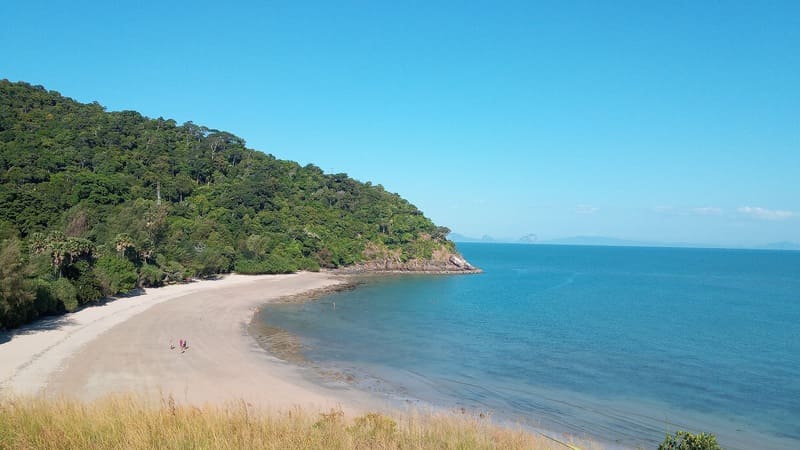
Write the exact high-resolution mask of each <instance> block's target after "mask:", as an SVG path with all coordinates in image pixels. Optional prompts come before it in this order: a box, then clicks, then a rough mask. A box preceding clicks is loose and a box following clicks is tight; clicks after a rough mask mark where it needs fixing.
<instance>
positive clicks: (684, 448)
mask: <svg viewBox="0 0 800 450" xmlns="http://www.w3.org/2000/svg"><path fill="white" fill-rule="evenodd" d="M658 450H722V447H720V446H719V444H718V443H717V438H716V436H714V435H713V434H706V433H699V434H692V433H689V432H686V431H678V432H676V433H675V434H674V435H671V434H668V435H667V437H666V439H664V442H662V443H661V445H659V446H658Z"/></svg>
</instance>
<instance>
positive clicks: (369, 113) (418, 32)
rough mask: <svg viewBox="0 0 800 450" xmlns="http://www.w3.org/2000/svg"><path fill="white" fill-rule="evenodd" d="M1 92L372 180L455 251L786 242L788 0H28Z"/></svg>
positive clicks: (797, 98) (795, 36) (794, 41)
mask: <svg viewBox="0 0 800 450" xmlns="http://www.w3.org/2000/svg"><path fill="white" fill-rule="evenodd" d="M0 17H2V24H3V26H2V27H0V78H7V79H9V80H12V81H27V82H30V83H32V84H41V85H44V86H45V87H47V88H48V89H51V90H56V91H58V92H60V93H62V94H63V95H65V96H68V97H72V98H74V99H76V100H79V101H83V102H91V101H98V102H99V103H100V104H102V105H104V106H106V107H107V109H108V110H110V111H116V110H136V111H139V112H141V113H142V114H144V115H147V116H149V117H160V116H161V117H165V118H171V119H175V120H176V121H177V122H178V123H183V122H186V121H193V122H194V123H197V124H201V125H206V126H208V127H210V128H217V129H221V130H226V131H229V132H232V133H234V134H236V135H238V136H240V137H242V138H244V139H245V140H246V141H247V144H248V146H249V147H252V148H255V149H258V150H261V151H264V152H267V153H271V154H274V155H275V156H277V157H279V158H283V159H291V160H295V161H298V162H300V163H301V164H307V163H313V164H315V165H317V166H319V167H321V168H322V169H323V170H325V171H327V172H333V173H340V172H344V173H347V174H349V175H350V176H352V177H354V178H356V179H359V180H361V181H372V182H373V183H376V184H382V185H383V186H384V187H386V189H388V190H390V191H393V192H397V193H399V194H400V195H402V196H403V197H405V198H407V199H408V200H409V201H411V202H412V203H413V204H415V205H416V206H418V207H419V208H420V209H421V210H422V211H423V212H424V213H425V214H426V215H427V216H428V217H430V218H432V219H433V220H434V221H435V222H436V223H437V224H440V225H445V226H448V227H449V228H451V229H452V230H453V231H455V232H458V233H460V234H464V235H468V236H478V237H479V236H482V235H491V236H494V237H496V238H506V239H515V238H517V237H519V236H523V235H528V234H535V235H536V236H537V238H538V239H540V240H548V239H556V238H562V237H569V236H607V237H614V238H620V239H632V240H642V241H653V242H676V243H690V244H712V245H725V246H748V245H757V244H763V243H768V242H776V241H795V242H800V195H799V194H800V2H797V1H786V2H781V1H772V0H770V1H747V2H737V1H714V0H706V1H666V2H665V1H619V2H616V1H608V2H596V1H587V2H581V1H552V2H536V1H532V0H528V1H519V2H517V1H490V2H483V1H470V2H463V1H450V2H446V1H442V2H437V1H419V2H417V1H404V2H388V1H386V2H379V1H358V2H349V1H340V2H330V1H326V2H301V1H281V2H273V1H258V2H233V1H229V2H205V1H192V2H189V1H182V0H176V1H169V2H163V1H160V2H150V1H139V2H121V3H119V4H117V3H116V2H114V4H113V5H112V4H111V3H108V2H101V1H95V2H88V1H80V0H76V1H70V2H56V1H48V2H41V1H36V0H25V1H17V0H9V1H6V2H4V5H3V8H2V11H0Z"/></svg>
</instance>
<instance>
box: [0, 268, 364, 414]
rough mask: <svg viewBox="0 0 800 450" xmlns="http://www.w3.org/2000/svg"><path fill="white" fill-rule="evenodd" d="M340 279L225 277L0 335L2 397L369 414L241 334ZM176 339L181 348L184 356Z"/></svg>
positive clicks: (339, 390)
mask: <svg viewBox="0 0 800 450" xmlns="http://www.w3.org/2000/svg"><path fill="white" fill-rule="evenodd" d="M341 282H342V280H340V279H338V278H336V277H334V276H331V275H329V274H325V273H299V274H293V275H268V276H243V275H229V276H227V277H225V278H223V279H221V280H216V281H198V282H194V283H190V284H185V285H176V286H168V287H164V288H158V289H148V290H147V292H146V294H144V295H140V296H135V297H130V298H121V299H118V300H114V301H111V302H109V303H107V304H105V305H102V306H95V307H89V308H86V309H83V310H81V311H78V312H76V313H73V314H68V315H66V316H63V317H60V318H56V319H50V320H44V321H40V322H38V323H36V324H33V325H31V326H27V327H24V328H22V329H20V330H17V331H15V332H13V333H10V334H7V335H0V392H2V393H3V394H12V393H13V394H27V395H30V394H33V395H36V394H44V395H48V396H53V395H55V396H60V395H66V396H74V397H77V398H79V399H84V400H90V399H93V398H97V397H101V396H104V395H107V394H110V393H115V392H133V393H138V394H142V395H145V396H146V397H149V398H153V399H161V398H163V397H166V396H168V395H172V396H173V397H174V398H175V400H177V401H179V402H186V403H190V404H203V403H226V402H231V401H240V400H245V401H246V402H248V403H251V404H254V405H257V406H259V407H262V408H274V409H283V408H288V407H293V406H301V407H303V408H310V409H328V408H332V407H339V406H341V407H343V408H345V409H346V410H350V411H357V410H360V409H364V408H365V407H366V406H367V405H369V406H370V407H373V406H375V405H376V403H375V400H374V399H367V398H366V396H364V395H363V394H360V393H357V392H355V391H353V390H352V389H348V388H344V387H324V386H319V385H315V384H313V383H310V382H308V381H306V380H305V379H304V378H303V377H302V376H301V374H300V370H301V369H298V368H295V367H293V366H291V365H289V364H287V363H284V362H282V361H280V360H278V359H276V358H274V357H272V356H270V355H269V354H267V353H266V352H265V351H264V350H263V349H262V348H261V347H259V346H258V345H257V343H256V342H255V340H254V339H253V338H252V337H251V336H249V335H248V334H247V325H248V323H249V322H250V319H251V318H252V315H253V313H254V311H255V310H256V308H257V307H258V306H260V305H262V304H264V303H267V302H269V301H274V300H276V299H279V298H281V297H284V296H287V295H294V294H300V293H303V292H306V291H309V290H314V289H320V288H324V287H329V286H332V285H335V284H338V283H341ZM179 339H186V340H187V341H188V343H189V349H188V350H187V351H186V352H184V353H181V351H180V349H179V348H178V340H179ZM170 341H172V342H173V343H174V344H175V349H170V348H169V344H170Z"/></svg>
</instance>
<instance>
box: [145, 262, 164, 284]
mask: <svg viewBox="0 0 800 450" xmlns="http://www.w3.org/2000/svg"><path fill="white" fill-rule="evenodd" d="M165 277H166V275H165V274H164V272H163V271H162V270H161V269H159V268H158V267H156V266H154V265H152V264H145V265H143V266H142V268H141V269H139V284H140V285H142V286H144V287H157V286H162V285H163V284H164V278H165Z"/></svg>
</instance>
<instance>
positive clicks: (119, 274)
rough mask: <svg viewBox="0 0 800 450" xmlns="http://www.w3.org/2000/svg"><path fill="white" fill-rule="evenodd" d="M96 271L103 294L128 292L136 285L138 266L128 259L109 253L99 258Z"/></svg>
mask: <svg viewBox="0 0 800 450" xmlns="http://www.w3.org/2000/svg"><path fill="white" fill-rule="evenodd" d="M95 273H96V275H97V280H98V282H99V284H100V289H101V293H102V294H103V295H114V294H117V293H120V292H128V291H130V290H131V289H133V288H135V287H136V280H138V278H139V277H138V275H137V274H136V266H134V265H133V263H132V262H130V261H128V260H127V259H124V258H120V257H118V256H115V255H107V256H103V257H102V258H100V259H98V260H97V264H95Z"/></svg>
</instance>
